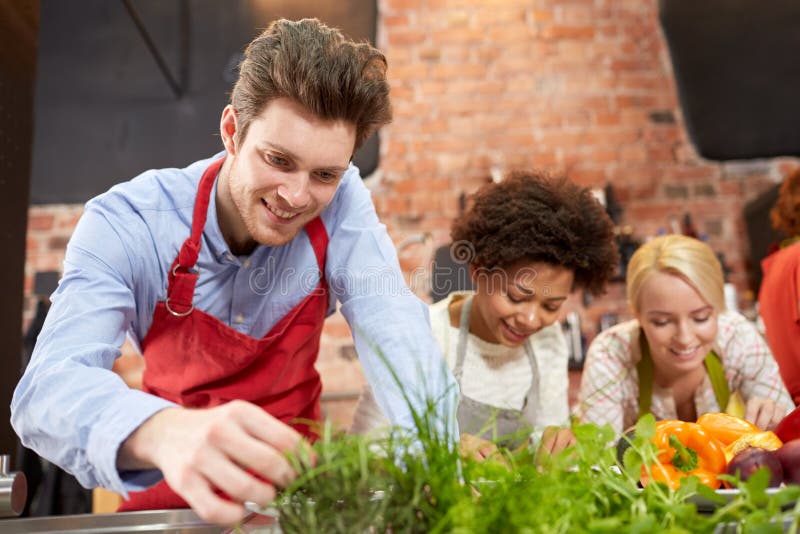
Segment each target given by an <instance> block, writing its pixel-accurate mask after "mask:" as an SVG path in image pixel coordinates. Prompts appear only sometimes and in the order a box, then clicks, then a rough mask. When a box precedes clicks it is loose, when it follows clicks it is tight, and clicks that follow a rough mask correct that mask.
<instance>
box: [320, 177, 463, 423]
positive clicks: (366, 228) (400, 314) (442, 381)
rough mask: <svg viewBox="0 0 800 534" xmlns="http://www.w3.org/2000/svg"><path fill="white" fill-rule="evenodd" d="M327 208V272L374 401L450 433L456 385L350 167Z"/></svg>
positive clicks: (399, 417) (405, 419)
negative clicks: (425, 417) (426, 419)
mask: <svg viewBox="0 0 800 534" xmlns="http://www.w3.org/2000/svg"><path fill="white" fill-rule="evenodd" d="M351 171H355V168H352V167H351ZM332 207H333V209H332V211H331V213H330V214H329V217H330V220H329V222H328V224H327V225H326V227H327V228H328V232H329V234H330V242H329V245H328V262H327V264H326V276H327V279H328V280H329V284H330V287H331V291H332V293H333V294H334V295H335V296H336V298H337V299H338V300H339V301H341V303H342V307H341V311H342V314H343V315H344V317H345V319H347V322H348V323H349V325H350V328H351V330H352V332H353V339H354V342H355V347H356V352H357V353H358V355H359V359H360V361H361V364H362V368H363V370H364V375H365V377H366V379H367V381H368V382H369V384H370V386H371V387H372V391H373V393H374V396H375V400H376V402H377V404H378V406H379V407H380V408H381V410H382V411H383V413H385V414H386V416H387V417H388V418H389V420H390V421H391V422H392V423H393V424H396V425H399V426H402V427H405V428H409V429H414V428H416V426H417V425H416V422H415V417H414V415H415V412H416V415H424V414H428V415H430V416H432V420H431V422H432V423H433V424H434V425H436V426H437V427H438V429H439V430H441V431H443V430H446V431H447V433H448V435H450V436H456V435H457V424H456V421H455V406H456V404H455V402H456V399H457V394H458V392H457V384H456V382H455V380H454V379H453V376H452V373H451V372H450V370H449V369H448V368H447V365H446V363H445V362H444V359H443V357H442V353H441V350H440V349H439V347H438V345H437V344H436V341H435V340H434V338H433V334H432V333H431V326H430V322H429V319H428V310H427V306H426V305H425V304H424V303H423V302H422V301H421V300H419V299H418V298H417V297H416V296H415V295H414V294H413V293H412V292H411V290H410V289H409V288H408V286H407V285H406V283H405V280H404V278H403V275H402V272H401V270H400V265H399V262H398V260H397V254H396V252H395V248H394V244H393V243H392V241H391V239H390V238H389V235H388V234H387V232H386V227H385V226H384V225H383V224H381V223H380V222H379V220H378V217H377V214H376V213H375V208H374V206H373V204H372V200H371V198H370V193H369V191H368V190H367V188H366V187H365V186H364V184H363V183H362V182H361V179H360V178H359V177H358V173H357V171H356V172H348V175H347V176H345V178H343V181H342V184H341V185H340V188H339V190H338V191H337V195H336V198H335V203H334V206H332Z"/></svg>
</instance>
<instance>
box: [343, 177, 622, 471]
mask: <svg viewBox="0 0 800 534" xmlns="http://www.w3.org/2000/svg"><path fill="white" fill-rule="evenodd" d="M472 200H473V201H472V205H471V208H470V209H469V210H468V211H467V212H466V213H465V214H464V215H463V216H462V217H460V218H459V219H458V220H456V221H455V223H454V224H453V228H452V232H451V237H452V239H453V249H452V250H453V255H454V257H456V256H459V258H460V259H464V258H463V252H464V251H468V252H469V254H468V256H469V257H468V258H466V260H467V261H468V262H469V272H470V276H471V278H472V282H473V285H474V288H475V289H474V291H469V292H455V293H451V294H450V295H449V296H448V297H447V298H446V299H444V300H441V301H439V302H437V303H435V304H433V305H431V307H430V318H431V325H432V328H433V332H434V337H435V338H436V339H437V341H438V342H439V345H440V347H441V348H442V351H443V352H444V355H445V359H446V361H447V364H448V366H449V367H450V368H451V369H452V370H453V373H454V375H455V376H456V379H457V380H458V382H459V386H460V388H461V397H460V401H459V405H458V411H457V419H458V424H459V429H460V431H461V432H462V446H466V448H467V449H468V450H469V452H470V453H471V454H473V455H475V456H478V457H482V456H484V455H486V454H488V453H490V452H491V451H492V450H493V449H494V448H493V445H492V444H491V443H489V442H487V441H486V440H489V439H491V440H493V441H496V440H498V439H499V440H501V441H502V440H503V438H512V437H516V438H517V439H510V440H508V441H507V443H509V444H515V442H518V441H521V440H520V439H519V438H520V437H522V438H523V439H525V438H527V437H528V436H529V435H532V436H533V437H534V438H536V439H538V438H539V436H540V435H541V433H542V431H545V429H547V430H546V433H545V435H544V438H543V439H542V440H541V442H542V446H543V447H544V448H545V449H546V450H548V451H556V450H560V449H563V448H564V447H566V446H567V445H569V444H570V443H571V442H572V439H573V438H572V434H571V432H570V431H569V430H568V429H566V428H563V429H560V428H559V427H562V426H563V425H566V424H567V423H568V420H569V406H568V400H567V389H568V376H567V359H568V355H567V346H566V340H565V339H564V335H563V333H562V332H561V326H560V324H559V323H558V322H557V319H558V317H559V312H560V311H561V307H562V305H563V304H564V301H565V300H566V299H567V297H568V296H569V294H570V293H571V292H572V291H573V290H575V289H576V288H583V289H585V290H587V291H589V292H591V293H593V294H597V293H599V292H601V291H602V290H603V288H604V285H605V283H606V281H607V280H608V278H609V277H610V276H611V275H612V274H613V272H614V270H615V269H616V267H617V265H618V263H619V256H618V254H617V250H616V247H615V245H614V232H613V224H612V222H611V220H610V218H609V217H608V215H607V214H606V212H605V210H604V209H603V207H602V206H601V205H600V203H599V202H598V201H597V200H596V199H595V197H594V196H593V195H592V193H591V191H590V190H589V189H588V188H585V187H580V186H578V185H576V184H574V183H573V182H571V181H569V180H567V179H565V178H551V177H548V176H545V175H543V174H541V173H538V172H528V173H515V174H512V175H511V176H510V177H509V178H508V179H507V180H505V181H502V182H500V183H493V184H489V185H486V186H484V187H483V188H481V189H480V190H479V191H478V192H477V193H476V194H475V195H474V197H473V199H472ZM383 424H385V419H384V418H383V416H382V414H380V412H379V410H378V409H377V407H376V406H375V404H374V402H373V401H372V399H371V395H370V392H369V391H365V393H364V395H362V399H361V402H360V404H359V407H358V409H357V411H356V416H355V421H354V426H353V430H354V431H365V430H369V429H372V428H376V427H379V426H381V425H383Z"/></svg>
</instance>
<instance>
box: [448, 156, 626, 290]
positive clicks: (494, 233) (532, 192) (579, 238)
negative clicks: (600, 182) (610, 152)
mask: <svg viewBox="0 0 800 534" xmlns="http://www.w3.org/2000/svg"><path fill="white" fill-rule="evenodd" d="M450 235H451V237H452V239H453V243H454V245H453V246H454V249H453V250H455V247H458V246H459V245H464V244H466V245H467V246H468V248H469V249H470V253H471V255H472V257H471V258H469V261H470V262H471V263H472V264H473V265H476V266H479V267H483V268H487V269H492V268H495V267H499V268H509V267H511V266H513V265H514V264H516V263H517V262H519V261H529V262H544V263H547V264H550V265H556V266H563V267H565V268H567V269H570V270H572V271H573V272H574V275H575V286H576V287H582V288H584V289H586V290H587V291H589V292H590V293H593V294H598V293H600V292H602V291H603V288H604V285H605V283H606V282H607V281H608V279H609V278H610V277H611V275H612V274H613V273H614V270H615V269H616V268H617V266H618V265H619V254H618V252H617V247H616V245H615V243H614V227H613V223H612V221H611V219H610V218H609V216H608V214H606V211H605V209H604V208H603V206H602V205H601V204H600V203H599V202H598V201H597V199H596V198H595V197H594V195H592V193H591V191H590V190H589V189H588V188H586V187H581V186H579V185H577V184H575V183H573V182H571V181H570V180H568V179H567V178H565V177H558V178H555V177H551V176H548V175H546V174H544V173H540V172H536V171H533V172H515V173H513V174H512V175H511V176H510V177H509V178H507V179H506V180H504V181H502V182H500V183H493V184H489V185H486V186H484V187H482V188H481V189H480V190H478V192H477V193H475V195H474V196H473V197H472V206H471V208H470V209H469V210H468V211H467V212H466V213H464V214H463V215H462V216H461V217H460V218H458V219H457V220H456V221H455V222H454V224H453V228H452V231H451V233H450ZM454 255H455V253H454ZM462 259H463V258H462Z"/></svg>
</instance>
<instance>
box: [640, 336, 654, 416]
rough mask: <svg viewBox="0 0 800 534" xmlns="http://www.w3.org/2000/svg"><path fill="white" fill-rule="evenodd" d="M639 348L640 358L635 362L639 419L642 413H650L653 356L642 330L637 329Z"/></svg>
mask: <svg viewBox="0 0 800 534" xmlns="http://www.w3.org/2000/svg"><path fill="white" fill-rule="evenodd" d="M639 350H640V352H641V358H639V363H637V364H636V370H637V372H638V373H639V417H638V418H639V419H641V418H642V416H643V415H646V414H648V413H650V405H651V403H652V402H653V358H651V357H650V346H649V345H648V344H647V338H645V336H644V331H643V330H639Z"/></svg>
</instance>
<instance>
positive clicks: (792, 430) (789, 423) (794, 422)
mask: <svg viewBox="0 0 800 534" xmlns="http://www.w3.org/2000/svg"><path fill="white" fill-rule="evenodd" d="M775 433H776V434H777V435H778V437H779V438H781V441H783V442H784V443H786V442H787V441H792V440H793V439H800V406H798V407H797V408H795V409H794V410H793V411H791V412H789V415H787V416H786V417H784V418H783V419H782V420H781V422H780V423H778V426H777V427H776V428H775Z"/></svg>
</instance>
